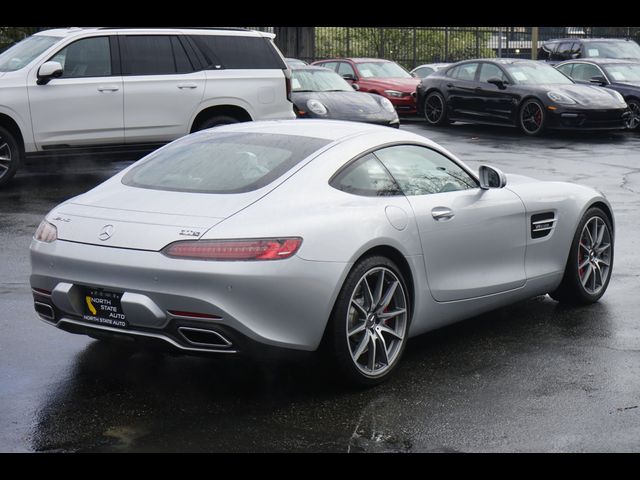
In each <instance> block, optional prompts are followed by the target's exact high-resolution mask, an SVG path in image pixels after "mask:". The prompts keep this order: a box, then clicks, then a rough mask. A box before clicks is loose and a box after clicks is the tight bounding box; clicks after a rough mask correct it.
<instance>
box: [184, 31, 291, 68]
mask: <svg viewBox="0 0 640 480" xmlns="http://www.w3.org/2000/svg"><path fill="white" fill-rule="evenodd" d="M192 38H193V40H194V42H195V43H196V45H197V46H198V48H199V49H200V50H201V51H202V53H203V55H204V56H205V57H206V58H207V61H208V62H209V64H210V65H214V66H215V65H221V66H222V67H223V68H228V69H244V70H248V69H252V70H253V69H285V68H287V65H286V64H285V63H284V62H283V60H282V59H281V58H280V56H279V55H278V54H277V52H276V51H275V46H274V45H273V43H272V42H271V41H270V40H269V39H266V38H263V37H245V36H241V35H193V36H192Z"/></svg>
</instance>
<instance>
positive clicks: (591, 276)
mask: <svg viewBox="0 0 640 480" xmlns="http://www.w3.org/2000/svg"><path fill="white" fill-rule="evenodd" d="M613 250H614V245H613V228H612V225H611V221H610V220H609V217H607V214H606V213H604V211H602V209H600V208H598V207H592V208H590V209H589V210H587V212H586V213H585V214H584V216H583V217H582V219H581V220H580V223H579V224H578V228H577V229H576V232H575V234H574V236H573V241H572V243H571V250H570V251H569V258H568V260H567V264H566V267H565V271H564V276H563V277H562V282H561V283H560V286H559V287H558V288H557V289H556V290H555V291H553V292H550V293H549V296H550V297H551V298H553V299H554V300H557V301H558V302H561V303H567V304H571V305H588V304H591V303H594V302H597V301H598V299H600V297H602V295H604V292H605V291H606V290H607V287H608V286H609V280H611V272H612V270H613Z"/></svg>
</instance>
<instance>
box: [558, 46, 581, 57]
mask: <svg viewBox="0 0 640 480" xmlns="http://www.w3.org/2000/svg"><path fill="white" fill-rule="evenodd" d="M573 45H574V42H564V43H561V44H560V45H559V46H558V50H557V52H556V56H557V57H558V58H560V59H562V60H571V58H572V57H571V53H572V52H573ZM578 46H579V45H578Z"/></svg>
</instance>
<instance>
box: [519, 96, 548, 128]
mask: <svg viewBox="0 0 640 480" xmlns="http://www.w3.org/2000/svg"><path fill="white" fill-rule="evenodd" d="M520 119H521V121H522V128H523V129H524V130H525V131H526V132H527V133H531V134H534V133H537V132H538V131H539V130H540V129H541V128H542V121H543V113H542V108H541V107H540V105H538V104H537V103H536V102H529V103H527V104H526V105H525V106H524V107H523V108H522V113H521V114H520Z"/></svg>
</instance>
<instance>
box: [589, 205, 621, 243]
mask: <svg viewBox="0 0 640 480" xmlns="http://www.w3.org/2000/svg"><path fill="white" fill-rule="evenodd" d="M593 207H596V208H599V209H601V210H602V211H603V212H604V213H605V214H606V215H607V218H608V219H609V221H610V222H611V230H612V232H611V233H612V234H613V235H615V229H616V226H615V220H614V218H613V211H612V210H611V207H610V206H609V205H607V204H606V203H605V202H603V201H600V200H598V201H596V202H593V203H591V204H590V205H589V206H588V207H587V209H586V210H589V209H590V208H593ZM586 210H585V211H586Z"/></svg>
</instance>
